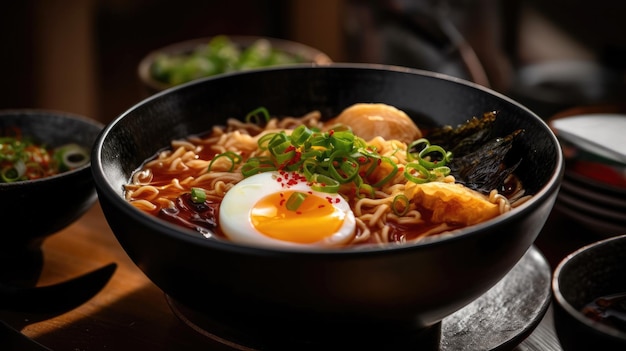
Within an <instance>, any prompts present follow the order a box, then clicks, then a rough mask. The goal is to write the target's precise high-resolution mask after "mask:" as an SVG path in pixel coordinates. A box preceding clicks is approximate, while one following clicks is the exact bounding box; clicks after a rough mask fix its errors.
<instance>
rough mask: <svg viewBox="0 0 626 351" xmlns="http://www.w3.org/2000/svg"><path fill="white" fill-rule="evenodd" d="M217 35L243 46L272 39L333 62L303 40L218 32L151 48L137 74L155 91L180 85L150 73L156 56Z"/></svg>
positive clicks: (278, 44) (316, 59)
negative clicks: (302, 41)
mask: <svg viewBox="0 0 626 351" xmlns="http://www.w3.org/2000/svg"><path fill="white" fill-rule="evenodd" d="M217 36H226V37H228V38H229V39H230V40H231V41H232V42H234V43H236V44H238V45H240V46H242V47H246V46H249V45H251V44H252V43H254V42H255V41H257V40H259V39H266V40H269V41H270V43H271V44H272V47H275V48H277V49H280V50H284V51H287V48H290V49H295V50H294V52H296V53H299V54H302V55H303V56H306V57H307V58H309V57H311V61H312V63H316V64H329V63H332V62H333V60H332V59H331V58H330V56H328V54H326V53H325V52H323V51H321V50H320V49H317V48H315V47H312V46H309V45H307V44H304V43H301V42H297V41H292V40H289V39H282V38H276V37H271V36H256V35H223V34H217V35H213V36H204V37H198V38H191V39H187V40H183V41H178V42H174V43H171V44H168V45H165V46H162V47H159V48H156V49H153V50H151V51H150V52H148V53H147V54H146V55H145V56H144V57H143V58H142V59H141V60H140V61H139V64H138V65H137V75H138V77H139V80H140V81H141V82H142V83H143V84H145V85H147V86H148V87H149V88H150V89H153V90H155V91H161V90H166V89H168V88H171V87H174V86H178V85H179V84H177V85H171V84H167V83H163V82H161V81H158V80H156V79H154V78H153V77H152V74H151V73H150V68H151V67H152V63H153V62H154V60H155V58H156V57H158V56H159V55H161V54H164V53H167V54H183V53H187V52H190V51H191V50H193V49H194V48H195V47H197V46H198V45H202V44H206V43H208V42H209V41H210V40H211V39H213V38H215V37H217ZM290 51H291V50H290ZM221 74H224V73H219V74H216V75H213V76H211V77H214V76H218V75H221ZM194 81H195V80H194ZM183 84H184V83H183Z"/></svg>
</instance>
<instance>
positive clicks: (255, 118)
mask: <svg viewBox="0 0 626 351" xmlns="http://www.w3.org/2000/svg"><path fill="white" fill-rule="evenodd" d="M269 120H270V113H269V112H268V111H267V109H266V108H265V107H258V108H256V109H254V110H252V111H250V112H248V114H247V115H246V122H247V123H254V124H256V125H258V126H262V125H265V123H267V122H268V121H269Z"/></svg>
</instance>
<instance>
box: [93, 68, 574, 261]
mask: <svg viewBox="0 0 626 351" xmlns="http://www.w3.org/2000/svg"><path fill="white" fill-rule="evenodd" d="M301 69H331V70H332V69H337V70H342V69H344V70H345V69H348V70H373V71H392V72H399V73H407V74H415V75H420V76H425V77H430V78H436V79H442V80H445V81H448V82H450V83H453V84H460V85H465V86H468V87H470V88H472V89H477V90H480V91H482V92H484V93H487V94H489V95H493V96H495V97H497V98H499V99H502V100H504V101H506V102H507V103H510V104H512V105H514V106H516V107H517V108H519V109H521V110H523V111H525V112H526V113H527V114H528V115H529V116H532V118H533V119H534V120H535V122H537V123H539V124H540V125H541V126H542V127H543V128H544V129H545V130H546V131H547V132H548V133H549V134H548V135H549V137H550V138H551V141H552V145H554V146H555V147H556V148H557V149H558V150H561V149H560V147H559V144H558V140H557V138H556V136H555V135H554V133H553V132H552V130H551V129H550V128H549V126H548V125H547V123H546V122H545V121H544V120H542V119H541V118H540V117H539V116H538V115H537V114H535V113H534V112H532V111H531V110H530V109H529V108H527V107H525V106H523V105H522V104H521V103H519V102H517V101H515V100H513V99H512V98H509V97H508V96H506V95H504V94H502V93H499V92H497V91H494V90H492V89H490V88H487V87H485V86H482V85H479V84H477V83H474V82H471V81H468V80H465V79H462V78H458V77H454V76H450V75H447V74H444V73H439V72H433V71H427V70H422V69H418V68H410V67H404V66H396V65H387V64H377V63H331V64H328V65H316V64H311V63H303V64H294V65H285V66H275V67H269V68H259V69H253V70H247V71H237V72H229V73H224V74H220V75H215V76H210V77H205V78H201V79H198V80H194V81H191V82H187V83H183V84H180V85H177V86H174V87H172V88H169V89H166V90H164V91H160V92H158V93H155V94H153V95H151V96H149V97H147V98H145V99H143V100H141V101H139V102H137V103H136V104H135V105H133V106H131V107H130V108H128V109H126V110H125V111H124V112H122V113H121V114H119V115H118V116H117V117H116V118H115V119H113V121H111V122H110V123H108V124H107V125H106V126H105V128H104V129H103V130H102V132H101V133H100V136H99V137H98V139H97V140H96V142H95V144H94V147H93V149H92V157H91V160H92V172H93V177H94V181H95V184H96V188H97V189H98V193H99V196H101V197H106V198H107V199H108V200H109V201H112V202H113V203H117V204H119V205H120V206H121V208H123V209H124V210H125V212H126V213H127V214H128V215H130V216H132V217H134V219H136V220H138V221H141V222H142V223H144V224H145V225H147V226H148V227H149V228H150V229H151V230H155V231H156V230H158V231H162V232H163V233H164V234H165V235H168V236H172V237H175V238H176V239H177V240H183V241H187V242H190V243H194V244H197V245H201V246H211V247H219V248H220V249H221V250H225V251H231V252H240V253H241V252H249V253H255V254H259V253H260V254H274V255H275V254H287V255H290V254H293V253H298V254H299V255H306V254H310V255H328V256H330V255H362V254H368V255H371V254H388V253H389V252H402V251H408V250H415V249H419V248H421V247H427V246H433V245H441V244H443V243H445V242H449V241H456V240H460V239H461V238H463V237H464V236H466V235H470V234H472V233H474V232H478V231H481V230H482V229H484V228H486V227H489V226H492V225H500V224H503V223H506V222H510V221H512V220H514V219H516V218H518V217H520V216H523V215H524V214H526V213H527V212H530V211H532V209H534V208H535V207H538V206H540V202H543V201H540V200H543V199H544V198H548V197H550V196H551V195H550V194H553V196H554V197H555V198H556V193H557V192H558V190H559V187H560V182H561V179H562V177H563V174H564V161H563V155H562V152H557V153H556V154H555V155H554V157H555V169H554V170H553V172H552V174H551V175H550V177H549V179H548V180H547V181H546V183H545V184H544V185H543V187H542V188H541V189H539V190H538V191H537V192H536V193H535V194H534V195H533V197H532V198H530V199H529V200H528V201H526V202H524V203H523V204H521V205H520V206H519V207H517V208H516V210H515V211H510V212H508V213H505V214H502V215H500V216H497V217H496V218H493V219H491V220H488V221H486V222H483V223H479V224H476V225H473V226H470V227H465V228H461V229H458V230H455V231H453V232H451V233H453V234H454V235H437V236H433V237H429V238H426V239H425V240H421V241H419V242H417V243H405V244H402V245H397V246H386V245H385V246H378V245H365V246H362V247H358V248H353V249H347V250H346V249H345V248H343V249H338V250H328V249H320V248H299V247H298V248H291V247H262V246H252V245H245V244H239V243H235V242H230V241H225V240H207V239H204V238H201V237H198V236H197V235H189V233H193V231H191V230H190V229H186V228H182V227H180V226H177V225H174V224H172V223H169V222H167V221H164V220H160V219H158V218H156V217H154V216H150V215H148V214H146V213H144V212H142V211H140V210H139V209H137V208H135V207H134V206H132V205H131V204H130V203H129V202H128V201H126V200H125V199H124V197H123V196H121V195H122V193H121V192H120V191H121V190H119V189H114V188H113V187H111V184H110V183H109V182H108V179H107V177H106V176H105V172H104V169H103V168H102V163H101V157H100V156H101V150H102V147H103V143H104V141H105V139H106V138H107V136H108V134H109V133H110V131H111V130H112V129H113V128H114V127H115V126H116V125H117V124H118V123H120V122H121V120H123V119H124V118H125V117H126V116H127V115H128V114H130V113H132V112H133V111H134V110H136V109H138V108H140V107H141V106H143V105H144V104H146V103H149V102H150V101H152V100H156V99H159V98H160V97H161V96H162V95H165V94H169V93H170V92H172V91H177V90H183V89H186V88H188V87H190V86H193V85H197V84H203V83H204V82H207V81H213V80H221V79H229V77H231V76H237V75H241V74H255V73H257V72H261V71H264V72H267V71H278V70H280V71H286V70H301ZM155 151H156V150H155ZM100 187H104V188H105V189H106V190H104V189H100Z"/></svg>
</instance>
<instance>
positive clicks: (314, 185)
mask: <svg viewBox="0 0 626 351" xmlns="http://www.w3.org/2000/svg"><path fill="white" fill-rule="evenodd" d="M309 181H310V182H311V189H313V190H317V191H320V192H323V193H336V192H337V191H339V185H340V184H339V182H338V181H337V180H335V179H333V178H331V177H328V176H325V175H323V174H319V173H315V174H313V175H312V176H311V179H309Z"/></svg>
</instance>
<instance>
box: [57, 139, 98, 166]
mask: <svg viewBox="0 0 626 351" xmlns="http://www.w3.org/2000/svg"><path fill="white" fill-rule="evenodd" d="M53 157H54V159H55V160H57V162H58V164H59V170H60V171H67V170H70V169H75V168H78V167H80V166H83V165H85V164H87V163H88V162H89V153H88V152H87V150H85V148H83V147H82V146H80V145H77V144H67V145H64V146H61V147H59V148H57V149H55V151H54V156H53Z"/></svg>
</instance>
